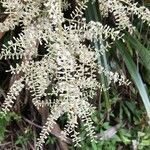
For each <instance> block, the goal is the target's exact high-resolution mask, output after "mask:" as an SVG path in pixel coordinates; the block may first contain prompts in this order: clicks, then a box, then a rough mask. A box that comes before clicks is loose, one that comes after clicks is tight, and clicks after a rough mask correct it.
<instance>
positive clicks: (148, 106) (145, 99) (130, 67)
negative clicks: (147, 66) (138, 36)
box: [116, 40, 150, 123]
mask: <svg viewBox="0 0 150 150" xmlns="http://www.w3.org/2000/svg"><path fill="white" fill-rule="evenodd" d="M116 46H117V48H118V49H119V50H120V53H121V55H122V57H123V58H124V61H125V64H126V66H127V68H128V71H129V73H130V75H131V77H132V79H133V81H134V83H135V85H136V86H137V88H138V91H139V93H140V95H141V98H142V100H143V103H144V106H145V108H146V111H147V115H148V118H149V121H150V101H149V97H148V95H147V92H146V89H145V86H144V83H143V81H142V79H141V76H140V74H139V72H138V71H137V68H136V65H135V63H134V61H133V60H132V58H131V56H130V54H129V52H128V51H127V50H126V46H125V44H124V43H123V42H122V41H121V40H120V41H117V42H116ZM149 123H150V122H149Z"/></svg>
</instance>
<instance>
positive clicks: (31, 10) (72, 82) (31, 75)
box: [0, 0, 149, 148]
mask: <svg viewBox="0 0 150 150" xmlns="http://www.w3.org/2000/svg"><path fill="white" fill-rule="evenodd" d="M64 2H66V1H61V0H43V1H41V0H1V3H2V5H3V7H4V8H5V12H4V13H8V14H9V16H8V18H7V19H6V20H5V21H4V22H2V23H0V31H1V32H4V31H7V30H12V29H14V27H15V26H16V25H18V24H21V25H22V26H23V27H22V32H21V33H20V34H19V37H18V38H15V37H14V39H13V40H12V41H9V42H8V45H7V46H3V48H2V52H1V54H0V59H19V60H20V63H19V64H16V66H15V67H14V66H10V70H9V71H10V72H11V73H12V74H19V75H20V76H21V78H20V79H19V80H18V81H15V82H14V84H13V85H12V87H11V88H10V91H9V92H8V94H7V97H6V99H5V102H4V104H3V106H2V110H3V111H4V112H5V113H6V112H7V111H9V110H10V108H11V107H12V105H13V103H14V102H13V100H15V99H16V97H17V96H18V95H19V93H20V91H21V90H22V88H23V87H24V84H25V85H26V87H27V88H28V89H29V91H30V92H31V95H32V97H33V103H34V105H35V106H36V107H42V106H43V105H48V106H51V108H50V115H49V117H48V119H47V122H46V124H45V126H44V128H43V130H42V131H41V134H40V137H39V139H38V142H37V147H39V148H42V144H43V143H44V141H45V139H46V138H47V135H48V134H49V131H50V130H51V129H52V128H53V126H54V124H55V121H56V120H57V119H58V118H59V117H61V116H62V115H63V114H65V113H67V115H68V121H67V124H66V126H65V127H64V132H63V133H62V136H64V137H65V136H70V135H71V136H72V138H73V141H74V142H75V143H76V144H79V142H80V141H81V138H80V136H79V133H78V132H77V130H76V129H77V125H78V121H77V119H78V118H80V119H81V121H83V122H84V126H85V128H86V131H87V135H88V136H90V137H91V139H92V140H94V138H95V135H94V134H95V133H94V127H93V125H92V124H93V123H92V119H91V118H90V117H91V114H92V112H93V111H94V109H95V108H94V107H93V106H91V105H90V103H89V102H88V100H89V98H93V96H94V95H95V94H96V90H97V89H102V88H103V85H101V84H100V83H99V81H98V80H97V74H98V73H99V74H101V73H104V74H105V75H106V76H107V77H108V78H109V79H110V81H114V82H115V83H116V82H118V83H119V85H121V84H127V85H128V83H129V82H128V80H126V79H125V77H124V76H120V77H119V74H118V73H112V72H109V71H107V70H105V69H104V68H103V67H101V66H99V65H100V64H97V60H98V57H99V52H97V51H98V50H97V48H96V47H93V46H88V45H87V44H86V43H85V41H86V40H89V41H90V42H93V41H94V42H95V41H99V42H100V44H101V46H100V50H99V51H100V52H101V53H102V52H104V51H107V48H108V47H109V46H110V43H108V41H107V40H108V39H110V38H111V39H112V41H115V40H116V39H119V38H121V35H120V30H123V29H124V28H126V27H127V28H128V29H129V30H130V29H131V30H132V29H133V27H132V25H131V23H130V21H129V18H128V14H129V10H131V9H133V8H134V7H136V5H133V7H130V6H129V7H127V6H125V5H123V4H122V3H121V1H120V0H111V1H110V0H103V1H101V0H99V4H100V10H101V11H102V12H103V15H107V14H108V12H109V11H110V12H112V13H114V15H115V18H116V22H117V25H118V28H117V29H115V28H111V27H109V26H107V25H105V26H104V25H102V24H101V23H100V22H93V21H91V22H89V23H87V22H86V19H85V18H83V10H84V9H86V5H85V4H86V2H87V0H85V1H84V2H83V1H77V3H78V7H76V9H75V11H74V12H73V13H72V15H71V16H72V19H68V18H65V17H64V14H63V13H62V5H64ZM127 2H128V3H129V4H130V1H126V3H127ZM144 9H145V10H146V11H147V12H144ZM132 11H133V12H134V13H135V14H137V15H139V17H141V18H142V19H143V20H145V21H147V22H149V19H148V17H147V18H144V13H146V14H148V13H149V11H148V10H147V9H146V8H143V7H140V8H137V7H136V9H134V10H132ZM139 13H140V14H139ZM65 21H66V22H67V23H66V24H65ZM39 45H43V49H40V51H43V52H44V54H43V55H42V56H40V57H41V59H39V53H38V50H39ZM99 68H101V69H100V70H99V71H98V69H99ZM23 82H24V84H23ZM52 95H55V97H56V100H54V101H51V99H50V97H51V96H52Z"/></svg>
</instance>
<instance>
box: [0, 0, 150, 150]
mask: <svg viewBox="0 0 150 150" xmlns="http://www.w3.org/2000/svg"><path fill="white" fill-rule="evenodd" d="M145 2H146V3H145V5H146V6H147V7H149V6H150V2H149V1H145ZM85 16H86V18H87V20H88V21H90V20H94V21H101V22H103V23H105V21H106V20H103V19H102V18H101V15H100V14H99V13H98V8H97V4H96V3H94V4H92V3H88V9H87V10H86V12H85ZM133 24H134V25H135V26H136V27H137V31H136V33H134V35H132V36H131V35H129V34H128V33H126V34H125V36H124V41H125V42H122V41H116V43H115V44H114V45H113V47H112V48H111V49H110V50H109V52H107V53H105V54H104V55H102V56H101V58H100V59H99V61H100V63H101V64H102V65H103V66H105V67H106V68H109V69H112V70H114V71H118V72H119V71H120V72H121V71H122V72H123V73H124V74H125V75H126V76H127V77H128V78H129V79H130V81H131V82H132V83H131V84H130V85H129V86H121V87H118V86H117V85H111V86H112V87H113V88H111V90H109V91H103V93H99V92H98V95H97V97H95V99H93V100H92V101H91V102H92V103H93V104H94V105H96V106H97V111H96V112H95V114H93V118H92V119H93V121H94V125H95V126H96V132H97V134H98V137H99V139H98V142H97V143H94V142H91V141H90V139H88V138H85V132H84V128H83V126H82V123H81V125H80V129H79V130H80V131H81V136H82V137H83V142H82V144H81V145H82V146H81V147H80V148H76V149H79V150H80V149H81V150H91V149H92V150H116V149H118V150H119V149H125V150H126V149H133V147H134V142H136V143H137V148H136V149H139V150H149V149H150V126H149V125H150V120H149V119H150V101H149V95H150V41H149V37H150V34H149V28H148V27H147V25H146V24H144V23H141V22H140V21H139V20H138V19H135V20H134V21H133ZM110 25H111V24H110ZM13 35H17V29H16V31H14V32H12V31H9V32H7V33H6V34H5V36H4V37H3V38H2V39H1V41H0V44H1V45H2V44H5V43H7V41H8V40H10V39H11V38H12V36H13ZM93 44H94V45H95V46H96V47H98V46H99V43H93ZM7 64H9V62H4V61H1V62H0V78H1V80H0V97H1V98H2V97H5V91H3V90H2V89H7V86H6V85H7V84H9V83H7V82H8V79H9V78H10V76H9V75H8V76H7V77H4V76H5V73H4V71H5V70H6V68H7V67H8V65H7ZM99 80H100V82H102V83H103V84H104V85H105V86H107V84H108V81H107V78H106V77H105V76H103V75H101V76H100V77H99ZM24 110H26V109H24ZM26 113H28V112H26ZM23 115H24V113H22V112H20V113H19V114H18V113H9V114H8V115H7V116H6V117H5V118H4V117H2V116H1V117H0V142H1V143H7V142H8V141H10V138H7V135H8V134H12V137H13V141H11V142H13V144H14V149H15V148H16V147H19V148H20V149H22V148H24V149H30V148H29V145H28V144H29V143H28V141H31V143H33V137H34V136H35V137H36V136H38V134H37V133H38V131H36V129H35V128H32V126H31V125H29V124H26V123H25V122H24V120H23V119H22V118H23ZM14 122H15V124H16V126H17V127H16V126H15V129H14V130H15V132H12V133H9V132H8V130H10V131H11V128H12V127H11V126H13V125H12V124H14ZM58 122H59V124H60V125H62V124H63V123H64V122H65V116H64V117H62V118H61V119H60V120H59V121H58ZM18 124H21V127H22V128H18ZM35 134H37V135H35ZM105 135H110V137H109V138H108V137H105ZM46 143H47V145H48V144H51V145H56V143H57V139H56V138H54V137H53V136H51V135H50V136H49V139H48V140H47V142H46ZM135 145H136V144H135ZM0 146H1V144H0ZM6 146H7V145H6ZM0 149H1V148H0ZM69 149H75V148H74V147H73V146H72V145H69Z"/></svg>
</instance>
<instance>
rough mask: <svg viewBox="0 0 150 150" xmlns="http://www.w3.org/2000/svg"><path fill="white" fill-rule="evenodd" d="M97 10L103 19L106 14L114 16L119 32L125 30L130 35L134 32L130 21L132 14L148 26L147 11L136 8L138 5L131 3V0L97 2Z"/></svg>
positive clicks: (148, 16)
mask: <svg viewBox="0 0 150 150" xmlns="http://www.w3.org/2000/svg"><path fill="white" fill-rule="evenodd" d="M99 8H100V10H101V13H102V15H103V16H104V17H107V16H108V13H112V14H113V15H114V17H115V23H116V25H117V28H118V29H119V30H124V29H126V28H127V29H128V31H129V32H130V33H132V32H133V31H134V30H135V27H134V26H133V25H132V23H131V21H130V17H131V16H132V15H134V14H135V15H137V16H138V18H141V19H142V21H144V22H147V24H148V25H150V11H149V9H148V8H146V7H144V6H141V7H138V3H133V2H132V0H99Z"/></svg>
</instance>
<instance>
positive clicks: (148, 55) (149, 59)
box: [124, 33, 150, 71]
mask: <svg viewBox="0 0 150 150" xmlns="http://www.w3.org/2000/svg"><path fill="white" fill-rule="evenodd" d="M124 38H125V40H126V41H127V42H128V43H129V44H130V45H131V47H132V48H134V49H135V50H136V51H138V54H139V56H140V59H141V62H142V64H143V65H144V66H145V68H147V69H148V70H149V71H150V50H148V49H147V48H145V47H144V46H143V45H142V44H141V43H140V42H139V40H138V39H136V38H135V37H133V36H131V35H129V34H128V33H127V34H126V35H125V37H124Z"/></svg>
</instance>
